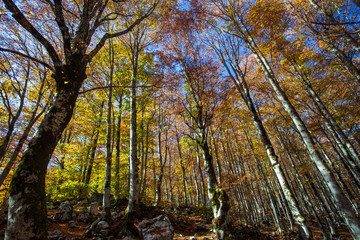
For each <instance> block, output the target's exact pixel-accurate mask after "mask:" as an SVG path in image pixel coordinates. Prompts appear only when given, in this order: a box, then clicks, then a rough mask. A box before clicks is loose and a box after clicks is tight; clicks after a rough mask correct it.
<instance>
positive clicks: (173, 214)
mask: <svg viewBox="0 0 360 240" xmlns="http://www.w3.org/2000/svg"><path fill="white" fill-rule="evenodd" d="M74 211H77V210H76V209H74ZM54 213H55V210H50V211H48V214H49V217H50V216H51V215H52V214H54ZM159 215H166V216H168V218H169V219H170V221H171V223H172V225H173V227H174V230H175V234H174V238H173V239H174V240H185V239H187V240H210V239H212V240H215V239H216V236H215V234H214V233H213V232H212V231H211V227H212V225H211V221H209V220H206V219H205V218H204V214H201V213H200V212H199V211H195V209H192V208H182V209H179V210H177V211H174V209H166V208H163V209H159V208H154V207H148V208H144V207H143V208H142V209H141V214H140V217H138V220H137V221H136V224H135V225H137V224H138V223H139V222H141V221H142V220H145V219H151V218H154V217H156V216H159ZM0 219H3V220H2V221H1V222H0V240H3V239H4V234H5V228H6V221H5V220H4V219H6V216H5V215H3V216H1V218H0ZM114 225H116V224H113V226H114ZM88 227H89V223H78V224H77V227H76V228H68V224H67V223H58V222H53V221H51V222H50V227H49V232H52V231H55V230H60V231H61V232H62V234H63V235H65V236H66V237H67V238H76V237H77V238H80V239H83V240H91V238H84V237H83V236H84V233H85V231H86V229H87V228H88ZM311 230H312V232H313V236H314V239H319V240H320V239H323V238H322V236H321V231H320V229H319V228H317V227H311ZM339 232H340V233H341V238H339V239H341V240H351V239H352V237H351V235H350V234H349V232H348V231H347V230H346V228H342V229H339ZM233 235H234V239H242V240H280V239H284V240H295V239H298V236H297V234H296V233H287V234H278V233H275V232H274V228H273V227H270V226H269V227H266V226H261V227H257V228H255V227H250V226H247V227H241V226H239V224H236V222H235V223H234V224H233ZM111 239H114V240H115V239H120V238H111Z"/></svg>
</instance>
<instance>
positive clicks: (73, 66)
mask: <svg viewBox="0 0 360 240" xmlns="http://www.w3.org/2000/svg"><path fill="white" fill-rule="evenodd" d="M4 4H5V7H6V8H7V9H8V10H9V12H10V13H11V14H12V18H10V16H9V21H10V22H14V21H15V22H16V23H17V24H18V25H20V26H21V27H22V28H23V30H25V31H26V32H27V33H29V34H30V35H31V36H32V37H33V38H35V39H36V40H37V41H38V42H39V43H40V44H41V45H42V47H43V48H44V50H45V51H46V52H47V54H48V56H49V59H50V61H51V63H47V62H44V61H40V60H37V59H36V58H33V57H31V56H28V55H26V54H23V53H21V51H18V50H17V49H11V48H8V49H4V48H2V49H1V50H2V51H7V52H12V53H15V54H20V55H22V56H25V57H28V58H30V59H31V60H33V61H37V62H39V63H41V64H42V65H44V66H46V67H47V68H49V69H51V70H52V71H53V78H54V81H55V83H56V97H55V100H54V102H53V103H52V104H51V108H50V110H49V112H47V114H46V115H45V117H44V119H43V121H42V122H41V124H40V126H39V127H38V131H37V135H36V136H34V137H33V138H32V139H31V141H30V143H29V145H28V148H27V151H26V152H25V153H24V155H23V157H22V159H21V162H20V164H19V165H18V167H17V170H16V173H15V175H14V177H13V179H12V182H11V187H10V197H9V215H8V216H9V217H8V225H7V229H6V234H5V239H7V240H10V239H45V238H46V235H47V227H46V226H47V216H46V202H45V175H46V169H47V164H48V162H49V160H50V157H51V154H52V152H53V151H54V148H55V147H56V144H57V142H58V141H59V139H60V136H61V133H62V131H63V130H64V129H65V127H66V126H67V124H68V123H69V121H70V119H71V116H72V113H73V110H74V106H75V103H76V99H77V96H78V93H79V90H80V87H81V86H82V84H83V82H84V80H85V79H86V67H87V65H88V63H89V62H90V61H91V60H92V59H93V58H94V56H95V55H96V54H97V53H98V52H99V51H100V49H101V48H102V47H103V46H104V45H105V43H106V41H107V40H108V39H110V38H114V37H118V36H121V35H124V34H126V33H128V32H130V31H131V30H132V29H133V28H134V27H135V26H136V25H137V24H139V23H140V22H141V21H142V20H143V19H145V18H147V17H148V16H150V14H151V13H152V12H153V11H154V8H155V6H156V5H157V3H156V2H155V3H151V4H149V5H150V7H149V8H148V9H146V10H144V11H143V13H144V14H142V15H140V16H139V15H137V16H135V19H134V20H133V22H132V24H130V25H129V26H128V27H127V28H126V29H124V30H118V31H115V32H113V33H110V32H104V30H103V29H101V26H102V25H103V24H104V23H106V22H111V21H113V20H116V19H119V18H120V16H122V13H121V12H119V11H116V7H117V6H119V5H122V3H116V2H112V1H105V2H102V1H85V2H83V4H78V3H76V2H73V3H69V4H68V5H65V3H63V2H62V1H61V0H55V1H50V0H46V1H37V2H34V3H33V4H37V5H38V6H39V8H40V9H41V10H43V11H44V13H50V14H51V17H52V18H53V19H54V22H52V23H54V26H53V29H56V31H57V32H58V33H59V34H60V35H61V41H60V42H55V43H57V44H58V45H55V44H54V43H52V42H51V40H49V36H47V35H46V34H44V33H42V31H39V29H38V26H39V25H40V22H37V23H36V25H35V24H34V23H32V22H31V21H30V20H29V17H30V16H26V14H24V10H25V9H23V10H22V11H21V10H20V8H19V7H18V6H17V5H16V4H15V2H14V1H11V0H4ZM124 5H125V6H122V7H123V8H125V9H126V7H127V6H129V5H130V4H129V5H127V4H124ZM111 6H113V7H114V8H111ZM142 6H144V8H145V6H146V4H143V5H142ZM67 9H71V13H70V14H69V13H68V12H67ZM112 9H115V10H112ZM126 11H131V8H130V7H129V8H127V9H126ZM38 13H42V12H41V11H38ZM29 14H30V13H29ZM127 15H131V14H127ZM75 16H79V18H75ZM37 18H38V19H43V20H45V19H46V18H47V17H37ZM73 22H76V23H77V24H76V25H73V24H72V23H73ZM75 26H76V28H75ZM99 31H100V32H101V33H100V32H99ZM95 34H96V35H95ZM96 41H97V42H96ZM89 46H93V47H92V48H89ZM62 56H63V57H62ZM19 229H22V230H21V232H19V231H18V230H19Z"/></svg>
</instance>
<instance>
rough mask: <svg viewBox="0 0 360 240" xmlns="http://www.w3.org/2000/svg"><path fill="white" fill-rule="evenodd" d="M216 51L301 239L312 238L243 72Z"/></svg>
mask: <svg viewBox="0 0 360 240" xmlns="http://www.w3.org/2000/svg"><path fill="white" fill-rule="evenodd" d="M224 47H226V46H224ZM217 53H218V55H219V57H220V59H221V61H222V63H223V65H224V66H225V68H226V69H227V71H228V74H229V75H230V77H231V79H232V81H233V82H234V84H235V86H236V88H237V90H238V92H239V93H240V95H241V97H242V98H243V100H244V102H245V104H246V106H247V108H248V109H249V111H250V113H251V115H252V119H253V123H254V125H255V127H256V130H257V132H258V134H259V136H260V139H261V142H262V144H263V145H264V147H265V149H266V153H267V156H268V158H269V160H270V163H271V167H272V169H273V170H274V172H275V175H276V177H277V179H278V181H279V184H280V186H281V189H282V192H283V194H284V196H285V199H286V201H287V204H288V206H289V208H290V212H291V215H292V218H293V219H294V221H295V223H296V225H297V226H298V228H299V231H300V236H301V238H302V239H312V234H311V231H310V229H309V227H308V226H307V224H306V221H305V218H304V217H303V216H302V213H301V211H300V208H299V205H298V202H297V201H296V199H295V198H294V194H293V192H292V191H291V189H290V187H289V183H288V182H287V180H286V178H285V175H284V171H283V169H282V168H281V166H280V164H279V161H278V156H277V155H276V153H275V150H274V148H273V145H272V143H271V141H270V138H269V136H268V134H267V132H266V130H265V128H264V126H263V124H262V120H261V119H260V116H259V115H258V112H257V111H256V108H255V106H254V104H253V101H252V98H251V95H250V90H249V88H248V86H247V83H246V79H245V74H244V72H243V71H242V70H241V69H240V68H239V67H238V66H237V65H236V63H234V62H233V61H234V60H233V59H232V58H231V56H229V54H227V57H228V58H230V59H228V61H226V57H225V56H224V54H223V53H222V52H220V51H217ZM233 57H238V56H233ZM227 62H230V64H229V65H230V67H231V68H232V69H231V70H230V68H229V66H228V64H227Z"/></svg>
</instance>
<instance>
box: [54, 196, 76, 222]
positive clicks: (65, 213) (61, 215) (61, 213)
mask: <svg viewBox="0 0 360 240" xmlns="http://www.w3.org/2000/svg"><path fill="white" fill-rule="evenodd" d="M72 214H73V208H72V206H71V205H70V202H69V201H66V202H62V203H61V204H60V207H59V210H58V211H57V212H56V213H55V220H57V221H60V222H67V221H70V220H71V219H72Z"/></svg>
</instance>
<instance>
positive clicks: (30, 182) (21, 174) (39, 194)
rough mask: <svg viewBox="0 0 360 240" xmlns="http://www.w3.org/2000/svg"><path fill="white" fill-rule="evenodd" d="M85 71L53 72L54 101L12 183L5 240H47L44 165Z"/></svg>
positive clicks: (78, 66)
mask: <svg viewBox="0 0 360 240" xmlns="http://www.w3.org/2000/svg"><path fill="white" fill-rule="evenodd" d="M85 68H86V65H83V64H79V63H78V64H73V65H72V66H66V67H58V68H57V69H56V73H55V80H56V82H57V95H56V96H55V100H54V102H53V103H52V104H51V108H50V110H49V112H48V113H47V114H46V115H45V117H44V119H43V121H42V122H41V123H40V125H39V128H38V131H37V133H36V135H35V136H34V137H33V138H32V139H31V141H30V143H29V145H28V148H27V150H26V151H25V153H24V155H23V157H22V158H21V161H20V164H19V165H18V167H17V169H16V172H15V174H14V176H13V178H12V181H11V185H10V190H9V194H10V196H9V213H8V224H7V228H6V233H5V239H6V240H23V239H24V240H25V239H39V240H43V239H47V214H46V201H45V175H46V170H47V165H48V162H49V160H50V157H51V154H52V153H53V151H54V149H55V147H56V145H57V143H58V141H59V139H60V137H61V134H62V132H63V130H64V129H65V127H66V126H67V124H68V123H69V121H70V119H71V116H72V113H73V110H74V106H75V103H76V99H77V96H78V93H79V89H80V87H81V85H82V83H83V81H84V80H85V78H86V75H85ZM19 229H21V231H19Z"/></svg>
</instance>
